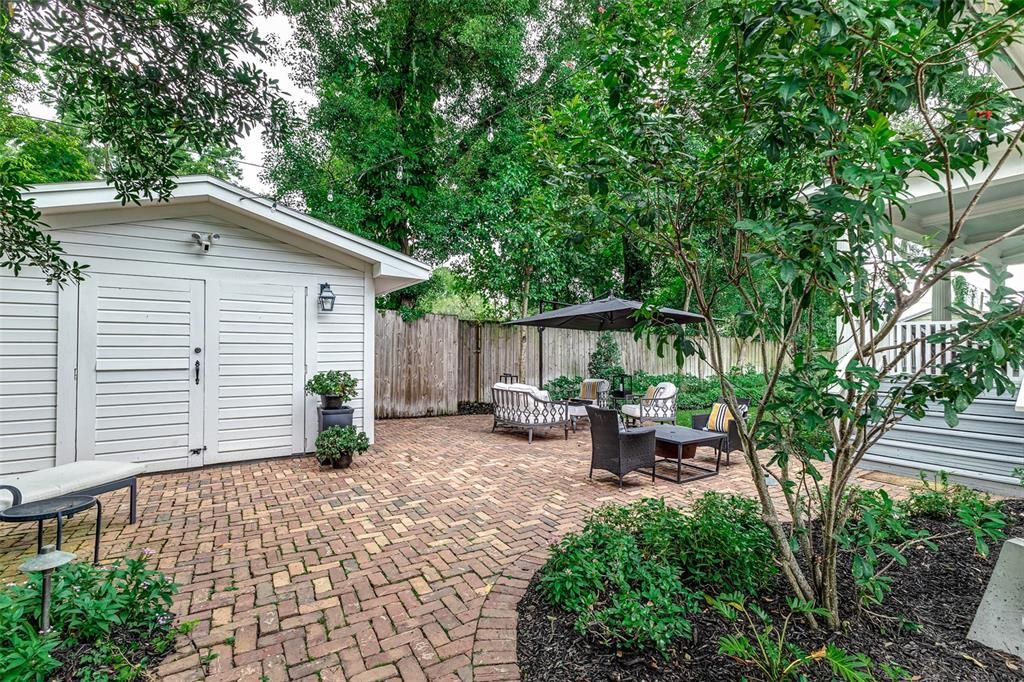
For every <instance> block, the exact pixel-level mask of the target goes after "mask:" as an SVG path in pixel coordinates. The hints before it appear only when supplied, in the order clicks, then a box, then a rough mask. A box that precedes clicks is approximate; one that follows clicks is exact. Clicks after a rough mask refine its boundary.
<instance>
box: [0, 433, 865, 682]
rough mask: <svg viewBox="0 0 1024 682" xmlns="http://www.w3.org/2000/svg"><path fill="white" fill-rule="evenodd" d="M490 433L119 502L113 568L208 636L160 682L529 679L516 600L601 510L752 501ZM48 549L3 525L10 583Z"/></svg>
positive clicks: (213, 471) (243, 469)
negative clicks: (131, 560) (149, 560)
mask: <svg viewBox="0 0 1024 682" xmlns="http://www.w3.org/2000/svg"><path fill="white" fill-rule="evenodd" d="M490 424H491V422H490V418H489V417H441V418H429V419H406V420H395V421H384V422H379V423H378V427H377V428H378V434H377V443H376V445H375V446H374V447H373V448H372V450H371V451H370V452H369V453H367V454H366V455H364V456H362V457H359V458H357V459H356V462H355V464H353V466H352V468H350V469H348V470H342V471H335V470H331V469H324V468H321V467H320V466H319V465H318V464H317V463H316V461H315V460H314V459H313V458H312V457H304V458H290V459H279V460H265V461H260V462H251V463H245V464H238V465H233V466H219V467H210V468H206V469H200V470H193V471H184V472H179V473H171V474H160V475H154V476H147V477H145V478H143V479H141V481H140V489H139V501H140V502H139V523H138V525H136V526H128V525H126V524H127V495H125V494H123V493H111V494H109V495H106V496H105V497H104V500H105V502H106V504H105V509H104V512H105V519H104V531H103V549H102V551H103V557H104V560H108V561H109V560H111V559H114V558H116V557H119V556H122V555H124V554H126V553H132V552H138V551H140V550H141V549H142V548H146V547H149V548H152V549H154V550H156V555H155V558H156V559H157V560H158V564H159V567H160V568H161V569H162V570H164V571H166V572H169V573H171V574H172V575H173V576H174V578H175V579H176V580H177V581H178V582H179V583H181V585H182V588H181V592H180V594H179V595H178V598H177V599H176V601H175V606H174V610H175V612H176V613H178V614H179V615H180V616H181V617H182V618H183V619H194V620H197V621H198V625H197V627H196V629H195V631H194V633H193V635H194V636H193V643H192V644H186V645H184V646H182V647H181V649H180V650H179V651H177V652H176V653H175V654H174V655H172V656H171V657H170V658H168V659H167V660H166V661H165V662H164V664H163V666H162V667H161V669H160V671H159V673H160V677H161V679H165V680H196V679H211V680H254V681H259V680H325V681H326V680H350V681H353V682H362V681H365V680H385V679H394V680H405V681H406V682H409V681H411V680H424V679H428V680H440V679H461V680H469V679H476V680H504V679H518V668H517V667H516V665H515V606H516V602H517V601H518V599H519V596H520V595H521V593H522V590H523V588H524V587H525V586H526V583H527V582H528V580H529V578H530V576H531V575H532V573H533V571H534V570H535V569H536V567H537V566H538V565H539V564H540V563H541V562H542V561H543V557H544V555H545V551H546V548H547V547H548V546H549V545H550V544H551V543H552V542H554V541H556V540H558V539H559V538H561V537H562V536H563V535H564V534H565V533H566V532H568V531H570V530H572V529H575V528H577V527H578V526H579V525H580V523H581V520H582V518H583V517H584V516H585V515H586V514H587V512H588V511H589V510H591V509H593V508H594V507H596V506H598V505H600V504H603V503H607V502H628V501H631V500H635V499H638V498H640V497H643V496H663V497H665V498H666V499H667V500H669V501H670V502H672V503H676V504H686V503H687V502H688V501H689V500H691V499H693V497H694V496H695V495H699V494H701V493H703V492H704V491H706V490H720V491H732V492H739V493H745V494H750V493H751V492H752V490H753V488H752V485H751V484H750V483H749V482H748V481H747V480H746V477H747V473H746V471H745V466H744V465H743V464H742V463H741V462H740V461H739V457H737V458H735V459H734V460H733V464H732V466H730V467H727V468H726V467H723V475H721V476H718V477H716V478H710V479H704V480H701V481H697V482H695V483H690V484H684V485H676V484H674V483H669V482H666V481H661V480H659V481H658V482H657V483H651V481H650V479H649V478H648V477H645V476H643V475H641V474H639V473H637V474H632V475H630V476H628V477H627V478H626V482H627V485H626V487H625V488H624V489H623V490H621V491H620V490H618V489H617V488H616V487H615V485H614V483H613V481H614V479H613V478H612V477H611V476H610V475H609V474H605V473H595V477H594V480H593V481H590V480H588V478H587V471H588V466H589V453H590V435H589V432H588V431H587V430H586V428H585V427H584V429H583V430H582V431H581V432H580V433H579V434H578V435H576V436H572V435H570V438H569V440H568V441H563V440H562V438H561V436H560V435H558V436H556V435H555V432H550V434H549V435H544V434H542V435H540V436H539V437H538V438H537V439H536V440H535V441H534V443H533V445H528V444H527V443H526V437H525V435H523V434H519V433H502V432H499V433H496V434H491V433H490ZM709 452H710V451H709ZM709 452H708V453H702V455H701V458H702V459H705V460H706V461H710V458H709V457H707V456H706V455H707V454H709ZM864 483H865V484H866V485H871V486H877V485H879V484H878V483H877V482H874V481H865V482H864ZM92 519H93V517H92V514H91V512H86V513H84V514H82V515H80V516H78V517H76V518H74V519H72V520H71V521H70V522H69V524H68V527H67V530H68V539H67V540H66V542H65V549H70V550H72V551H76V552H78V553H79V556H81V557H85V556H87V554H88V551H89V549H88V548H89V546H90V545H89V542H91V532H92V528H93V525H92V523H93V521H92ZM51 533H52V531H51ZM34 543H35V531H34V527H33V526H31V525H23V526H10V525H8V524H3V525H2V526H0V567H2V571H3V574H4V575H5V576H6V577H7V578H8V579H11V578H12V577H13V576H14V574H15V569H14V567H15V566H16V564H17V563H18V562H19V561H20V560H21V559H23V558H24V557H26V556H27V555H29V554H31V553H33V552H34ZM210 654H216V657H212V656H210ZM204 657H205V658H208V659H212V660H209V661H208V662H207V663H205V664H204V663H203V661H202V660H201V659H203V658H204Z"/></svg>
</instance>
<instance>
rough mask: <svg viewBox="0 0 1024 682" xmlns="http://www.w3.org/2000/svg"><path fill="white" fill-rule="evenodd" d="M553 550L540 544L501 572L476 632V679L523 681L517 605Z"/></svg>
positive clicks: (507, 681) (474, 663)
mask: <svg viewBox="0 0 1024 682" xmlns="http://www.w3.org/2000/svg"><path fill="white" fill-rule="evenodd" d="M549 551H550V550H549V548H548V547H538V548H536V549H532V550H530V551H529V552H526V553H525V554H522V555H520V556H519V558H517V559H516V560H515V561H514V562H513V563H512V565H511V566H509V567H508V568H507V569H505V570H504V571H503V572H502V573H501V575H500V576H499V577H498V579H497V580H496V581H495V583H494V586H493V587H492V588H491V590H490V592H488V593H487V596H486V597H485V598H484V603H483V605H482V606H481V607H480V617H479V618H478V619H477V625H476V631H475V632H474V633H473V679H474V680H476V681H478V682H519V680H520V676H519V662H518V657H517V653H516V649H517V642H518V633H517V627H518V623H519V615H518V613H517V611H516V607H517V606H518V605H519V600H520V599H522V598H523V595H524V594H526V588H527V587H528V586H529V585H530V580H531V579H532V578H533V574H534V573H536V572H537V571H538V570H539V569H540V567H541V566H543V565H544V562H545V561H547V557H548V553H549Z"/></svg>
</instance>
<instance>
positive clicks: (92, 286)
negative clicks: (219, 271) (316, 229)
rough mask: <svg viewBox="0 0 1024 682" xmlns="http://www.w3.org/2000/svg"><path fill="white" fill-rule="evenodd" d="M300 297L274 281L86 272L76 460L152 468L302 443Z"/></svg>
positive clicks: (278, 451)
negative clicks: (237, 281)
mask: <svg viewBox="0 0 1024 682" xmlns="http://www.w3.org/2000/svg"><path fill="white" fill-rule="evenodd" d="M305 304H306V289H305V287H296V286H291V285H284V284H281V285H277V284H246V283H233V282H222V281H218V280H206V281H202V280H188V279H171V278H164V277H134V276H132V277H129V276H119V275H118V276H115V275H94V276H91V277H89V278H88V279H87V280H86V281H85V282H84V283H83V284H82V285H81V286H80V288H79V319H78V327H79V337H78V339H79V340H78V368H79V372H80V377H79V381H78V389H77V390H78V395H77V429H76V434H75V441H76V442H75V449H76V457H77V459H79V460H84V459H106V460H116V461H131V462H141V463H144V464H146V466H147V469H148V470H150V471H158V470H162V469H181V468H186V467H196V466H202V465H203V464H214V463H218V462H233V461H239V460H246V459H255V458H261V457H273V456H279V455H290V454H293V453H301V452H303V451H304V450H305V435H306V434H305V430H306V426H305V422H306V418H305V417H306V414H305V413H306V409H305V408H306V398H305V394H304V391H303V383H304V375H305V339H306V310H305Z"/></svg>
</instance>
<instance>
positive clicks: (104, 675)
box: [0, 554, 190, 682]
mask: <svg viewBox="0 0 1024 682" xmlns="http://www.w3.org/2000/svg"><path fill="white" fill-rule="evenodd" d="M146 559H147V557H146V556H145V554H144V555H143V556H142V557H140V558H137V559H127V560H125V561H117V562H115V563H114V564H113V565H111V566H109V567H96V566H93V565H92V564H89V563H83V562H75V563H71V564H68V565H67V566H64V567H62V568H60V569H58V570H56V571H54V573H53V578H52V581H53V582H52V597H51V598H52V602H51V603H52V606H51V609H50V625H51V631H50V632H49V633H48V634H46V635H40V634H39V633H38V623H39V619H40V611H41V601H42V600H41V597H40V595H41V590H42V587H41V586H42V579H41V577H40V575H39V574H33V575H32V576H31V577H30V578H29V581H28V582H27V583H24V584H14V583H11V584H8V585H7V587H5V588H3V589H0V679H5V680H7V679H17V680H39V681H40V682H41V681H42V680H44V679H46V678H47V676H48V675H49V673H51V672H52V671H54V670H56V669H57V668H59V667H61V665H62V663H61V660H62V658H63V657H64V656H66V655H68V654H69V652H72V653H73V654H77V655H78V656H79V657H80V658H79V659H78V661H77V663H78V665H79V670H80V671H81V675H82V678H83V679H118V680H131V679H138V678H139V677H141V676H142V675H143V674H144V671H145V667H146V663H147V659H146V656H147V655H148V653H150V652H154V651H155V652H157V653H163V652H164V651H167V650H168V648H169V647H170V645H171V644H172V643H173V641H174V638H175V636H176V635H177V634H178V633H179V632H182V631H187V630H188V629H190V627H189V625H184V626H181V627H180V628H173V627H172V621H173V618H174V617H173V615H172V614H171V612H170V606H171V598H172V596H173V595H174V593H175V592H176V591H177V587H178V586H177V585H176V584H175V583H174V582H173V581H172V580H171V579H170V578H169V577H168V576H166V575H164V574H163V573H160V572H159V571H155V570H152V569H150V568H148V567H147V563H146ZM115 634H117V635H118V636H116V637H115V636H113V635H115ZM113 641H129V642H133V643H135V644H134V645H133V646H131V647H124V646H121V647H117V646H115V645H113V644H112V642H113Z"/></svg>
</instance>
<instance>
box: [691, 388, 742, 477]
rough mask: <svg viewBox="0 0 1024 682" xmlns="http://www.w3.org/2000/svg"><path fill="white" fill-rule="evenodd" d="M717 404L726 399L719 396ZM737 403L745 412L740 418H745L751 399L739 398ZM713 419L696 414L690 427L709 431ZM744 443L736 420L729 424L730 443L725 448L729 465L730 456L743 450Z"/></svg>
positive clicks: (726, 461)
mask: <svg viewBox="0 0 1024 682" xmlns="http://www.w3.org/2000/svg"><path fill="white" fill-rule="evenodd" d="M715 402H719V403H724V402H725V398H723V397H722V396H718V400H716V401H715ZM736 402H737V403H739V406H740V409H742V410H743V411H744V413H743V414H742V415H740V418H745V417H746V416H747V415H746V411H747V410H749V409H750V398H737V399H736ZM710 418H711V414H710V413H709V414H695V415H693V416H692V417H691V418H690V427H691V428H694V429H698V430H700V431H707V430H708V420H709V419H710ZM742 449H743V443H742V442H740V430H739V429H738V428H737V427H736V420H735V419H733V421H731V422H729V443H728V445H726V447H725V463H726V464H729V454H730V453H732V451H733V450H742Z"/></svg>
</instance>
